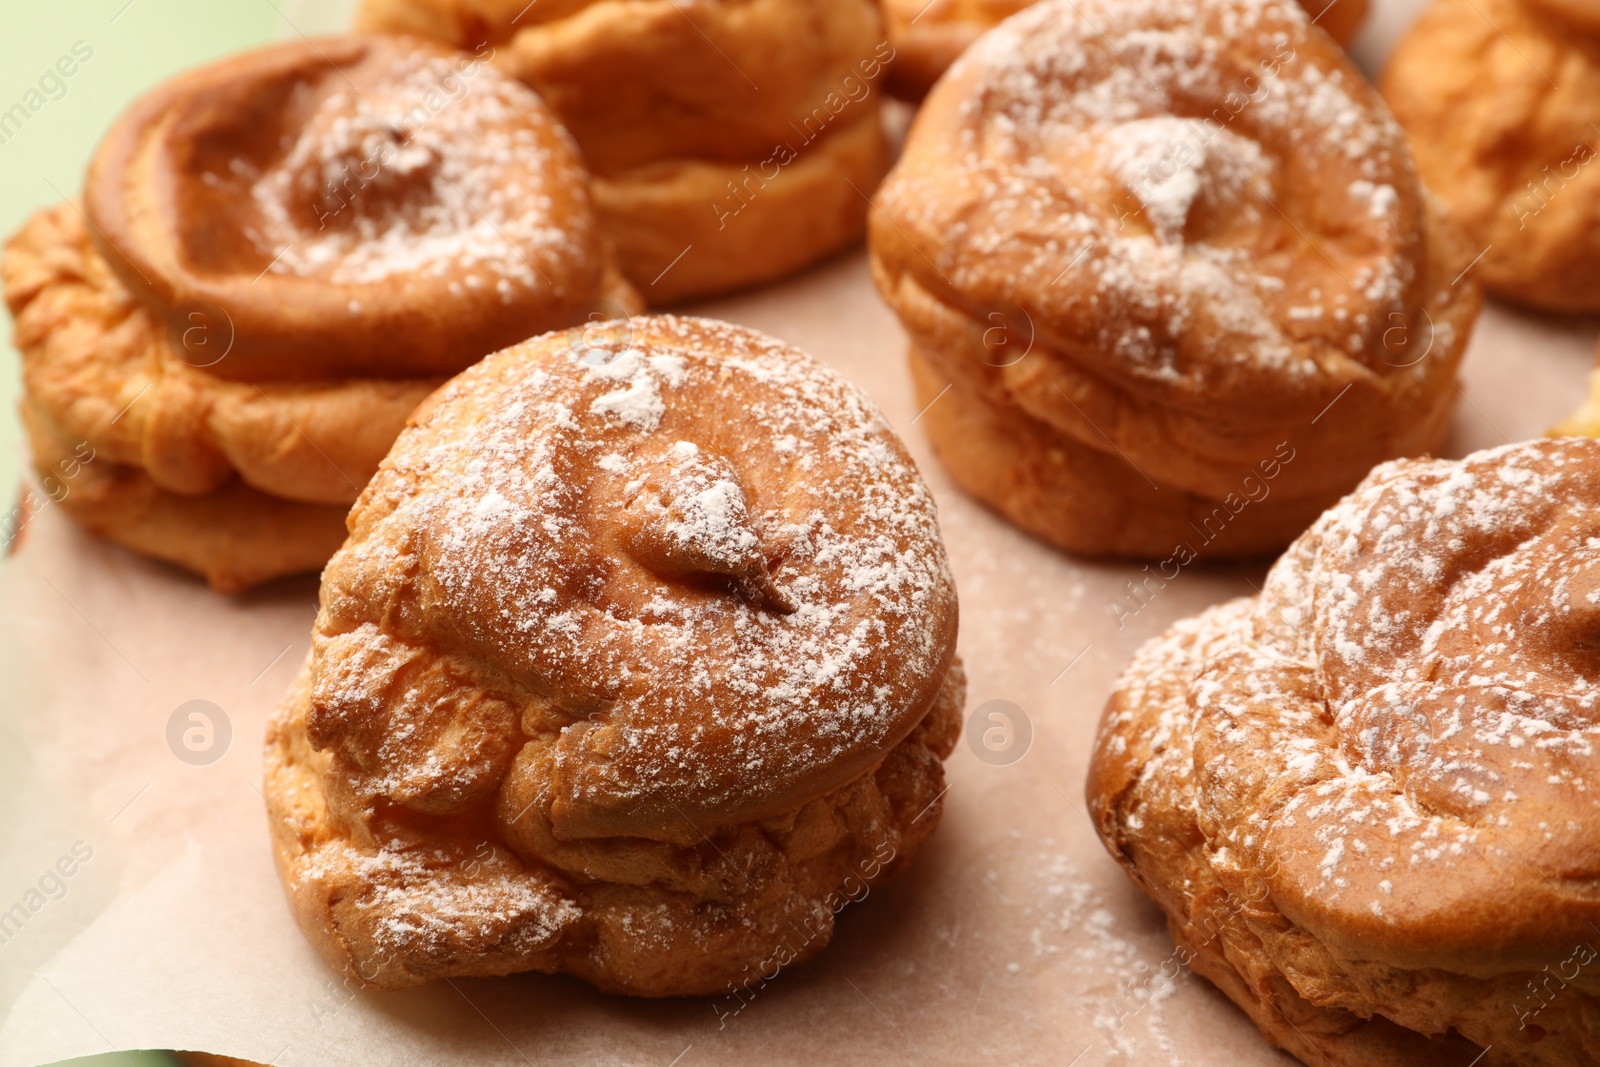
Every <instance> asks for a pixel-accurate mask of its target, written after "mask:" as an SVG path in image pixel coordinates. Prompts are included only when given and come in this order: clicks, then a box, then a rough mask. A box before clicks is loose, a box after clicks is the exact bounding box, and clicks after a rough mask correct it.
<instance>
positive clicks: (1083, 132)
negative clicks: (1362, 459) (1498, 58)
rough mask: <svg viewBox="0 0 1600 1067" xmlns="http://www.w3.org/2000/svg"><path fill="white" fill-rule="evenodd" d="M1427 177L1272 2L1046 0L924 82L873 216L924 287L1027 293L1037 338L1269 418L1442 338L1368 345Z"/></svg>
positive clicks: (1162, 399) (1309, 31)
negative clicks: (926, 87) (1409, 347)
mask: <svg viewBox="0 0 1600 1067" xmlns="http://www.w3.org/2000/svg"><path fill="white" fill-rule="evenodd" d="M1424 197H1425V193H1424V191H1423V189H1422V187H1421V185H1420V184H1419V182H1418V179H1417V176H1416V173H1415V169H1414V167H1413V164H1412V160H1411V157H1410V154H1409V152H1408V150H1407V148H1406V145H1405V142H1404V139H1403V137H1402V134H1401V131H1400V129H1399V127H1398V126H1397V125H1396V123H1395V122H1394V121H1393V119H1392V118H1391V117H1390V115H1389V113H1388V111H1387V110H1386V109H1385V107H1384V105H1383V103H1382V101H1381V100H1380V99H1379V97H1378V95H1377V93H1376V92H1375V91H1374V90H1373V89H1372V87H1371V86H1370V85H1369V84H1368V83H1367V81H1366V80H1365V78H1363V77H1362V75H1361V73H1360V72H1359V71H1357V70H1356V69H1355V67H1354V66H1353V65H1352V64H1351V63H1350V61H1349V60H1348V59H1347V58H1346V57H1345V55H1344V53H1343V52H1342V51H1341V50H1340V49H1339V48H1338V47H1337V46H1336V45H1335V44H1334V42H1333V41H1332V40H1330V39H1329V38H1327V37H1326V35H1323V34H1320V33H1317V32H1315V31H1314V30H1313V28H1312V27H1311V25H1310V23H1309V21H1308V19H1307V17H1306V15H1305V12H1304V11H1303V10H1302V9H1301V8H1300V7H1299V5H1297V4H1295V3H1293V2H1290V0H1176V2H1174V0H1045V2H1042V3H1039V4H1037V5H1035V6H1033V7H1030V8H1028V9H1027V10H1025V11H1023V12H1021V13H1020V14H1018V15H1016V16H1013V17H1012V18H1010V19H1008V20H1007V21H1006V22H1005V23H1003V24H1001V25H1000V26H999V27H998V28H997V29H995V30H993V31H992V32H990V33H989V34H988V35H986V36H985V37H984V38H983V39H981V40H980V41H978V42H977V43H976V44H975V45H973V47H972V48H971V49H970V50H968V51H967V52H966V53H965V54H964V55H963V56H962V58H961V59H960V60H958V61H957V62H956V63H955V65H954V66H952V67H951V69H950V71H949V73H948V74H947V75H946V77H945V78H944V79H943V80H942V81H941V82H940V83H939V84H938V85H937V86H936V87H935V88H934V90H933V92H932V93H931V94H930V95H929V97H928V100H927V101H926V103H925V104H924V106H923V108H922V110H921V112H920V113H919V115H918V117H917V119H916V122H915V125H914V126H913V128H912V131H911V134H910V137H909V140H908V142H907V146H906V150H905V154H904V156H903V157H902V159H901V162H900V163H899V165H898V166H897V168H896V169H895V171H894V173H893V174H892V175H891V176H890V178H889V180H888V182H887V183H886V185H885V187H884V189H883V191H882V192H881V193H880V195H879V199H878V203H879V205H880V207H881V208H882V217H881V218H875V219H874V220H873V235H872V236H873V246H874V253H875V255H876V256H877V257H878V258H879V260H880V261H882V262H883V263H885V264H887V268H888V270H889V272H890V273H891V274H895V275H908V276H910V277H912V278H914V279H915V280H916V281H917V283H918V284H920V285H921V287H922V288H924V289H926V290H927V291H928V292H930V293H932V294H933V295H934V296H935V297H936V298H937V299H938V300H940V301H942V302H944V303H946V304H949V305H951V306H954V307H956V308H958V309H960V310H962V311H964V312H965V313H967V314H969V315H972V316H976V317H980V318H984V317H987V316H988V314H989V312H990V311H992V310H993V309H997V308H998V309H1007V313H1008V314H1012V315H1021V316H1023V317H1025V318H1026V320H1027V323H1028V327H1029V329H1031V334H1032V336H1033V337H1035V338H1036V342H1037V343H1036V345H1035V348H1036V350H1038V351H1039V352H1040V357H1041V358H1045V359H1061V360H1067V361H1070V362H1072V363H1074V364H1077V365H1081V366H1082V367H1084V368H1087V369H1089V370H1092V371H1093V372H1094V373H1095V374H1098V375H1101V376H1104V377H1105V378H1106V379H1107V380H1109V381H1110V382H1112V383H1115V384H1117V385H1119V386H1120V387H1123V388H1128V389H1138V390H1139V391H1140V392H1141V394H1143V395H1148V396H1149V397H1151V398H1152V399H1153V400H1154V401H1156V402H1158V403H1162V404H1165V405H1170V406H1173V407H1176V408H1180V409H1183V410H1186V411H1196V410H1214V409H1216V407H1217V406H1218V405H1219V404H1221V405H1227V406H1228V409H1229V410H1234V411H1241V412H1244V411H1248V412H1250V413H1251V416H1252V417H1258V418H1260V419H1264V420H1283V419H1285V418H1290V417H1296V418H1297V417H1298V416H1299V415H1301V414H1304V415H1306V416H1307V417H1309V416H1311V415H1315V414H1316V413H1317V411H1318V410H1319V409H1320V408H1321V407H1322V406H1323V405H1325V404H1326V403H1327V401H1328V399H1329V398H1330V397H1331V396H1332V395H1334V394H1336V393H1337V392H1338V391H1339V390H1340V389H1341V388H1342V387H1343V386H1344V385H1345V384H1347V383H1348V382H1349V381H1350V380H1352V379H1354V378H1356V377H1360V376H1363V375H1370V374H1378V375H1392V374H1410V375H1417V376H1420V375H1423V374H1425V373H1427V370H1426V368H1427V367H1428V366H1429V365H1430V364H1429V361H1430V360H1434V359H1436V358H1443V353H1445V352H1446V351H1448V350H1450V349H1451V347H1452V346H1451V345H1449V344H1441V345H1439V346H1437V348H1438V349H1439V352H1438V353H1436V354H1435V355H1432V356H1428V357H1425V358H1424V359H1423V360H1421V361H1420V363H1421V364H1422V365H1418V361H1417V360H1415V359H1414V358H1411V357H1410V356H1409V355H1408V356H1407V357H1406V358H1405V359H1400V358H1397V357H1396V354H1395V353H1393V352H1391V351H1390V350H1389V349H1390V347H1392V345H1393V343H1394V342H1395V341H1396V327H1397V326H1403V329H1402V330H1401V332H1402V333H1406V332H1411V333H1412V334H1415V333H1418V332H1421V331H1423V330H1425V329H1426V323H1425V321H1424V320H1425V318H1426V314H1425V312H1424V305H1425V303H1426V301H1427V299H1428V298H1431V297H1433V296H1434V294H1433V293H1431V292H1428V291H1426V290H1427V289H1428V286H1429V283H1428V280H1427V266H1428V247H1427V245H1428V242H1427V240H1426V238H1425V227H1424V222H1425V213H1426V204H1425V202H1424ZM1014 328H1015V327H1014ZM1400 343H1402V344H1403V343H1404V341H1403V339H1402V340H1401V342H1400ZM1414 347H1415V346H1413V348H1414Z"/></svg>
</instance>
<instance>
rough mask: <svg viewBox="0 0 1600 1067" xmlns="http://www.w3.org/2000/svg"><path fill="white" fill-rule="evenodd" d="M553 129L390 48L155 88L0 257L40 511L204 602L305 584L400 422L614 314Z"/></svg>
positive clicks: (234, 66)
mask: <svg viewBox="0 0 1600 1067" xmlns="http://www.w3.org/2000/svg"><path fill="white" fill-rule="evenodd" d="M586 183H587V177H586V174H585V172H584V170H583V169H582V166H581V164H580V162H579V157H578V154H577V152H576V150H575V149H574V147H573V146H572V144H571V141H570V139H569V138H568V136H567V134H566V133H565V132H563V130H562V129H561V127H560V125H559V124H558V123H557V122H556V120H555V118H554V117H553V116H552V115H551V114H550V112H549V109H547V108H545V107H543V106H542V105H541V104H540V102H539V100H538V97H537V96H535V95H534V94H533V93H532V92H531V91H529V90H528V89H527V88H526V87H525V86H523V85H521V84H519V83H518V82H516V81H515V80H513V79H510V78H507V77H505V76H504V75H503V74H501V73H500V72H499V71H497V70H496V69H494V68H493V67H492V66H490V65H488V64H486V63H483V62H481V61H479V60H476V59H474V58H472V57H469V56H459V55H457V54H455V53H452V52H449V51H447V50H445V49H443V48H441V47H439V46H438V45H435V44H431V43H426V42H422V41H416V40H410V39H406V38H399V37H382V36H374V37H370V38H362V37H348V38H332V39H327V40H322V41H319V42H301V43H296V44H287V45H279V46H276V47H272V48H267V49H264V50H262V51H259V52H254V53H249V54H246V55H242V56H238V57H236V58H233V59H228V60H224V61H222V62H220V63H218V64H215V65H213V66H210V67H206V68H203V69H200V70H197V71H194V72H192V73H189V74H186V75H183V76H181V77H179V78H176V79H174V80H172V81H170V82H167V83H165V84H164V85H162V86H160V87H158V88H156V89H155V90H153V91H151V92H150V93H148V94H147V95H145V96H144V97H143V98H141V99H140V100H138V101H137V102H136V103H135V104H133V106H132V107H130V108H129V109H128V110H127V111H126V112H125V113H124V114H123V115H122V117H121V118H120V119H119V120H118V121H117V123H116V125H115V126H114V127H113V128H112V130H111V132H110V133H109V134H108V135H107V137H106V139H105V141H104V142H103V143H102V144H101V146H100V149H99V151H98V153H97V154H96V156H95V159H94V162H93V164H92V166H91V167H90V170H89V175H88V180H87V183H86V187H85V192H84V199H83V203H82V206H81V207H80V206H79V205H78V204H77V203H73V202H69V203H64V204H61V205H59V206H57V207H54V208H51V209H48V210H45V211H42V212H40V213H39V214H37V215H35V216H34V217H33V218H32V219H31V220H30V221H29V222H28V223H27V224H26V225H25V226H24V227H23V228H22V230H21V231H20V232H19V233H17V234H16V235H15V236H14V237H13V238H12V239H11V240H10V242H9V243H8V245H7V246H6V252H5V260H4V282H5V297H6V302H7V305H8V306H9V307H10V309H11V313H12V315H13V316H14V318H15V331H14V337H15V341H16V344H17V347H18V348H19V349H20V350H21V352H22V371H23V387H24V393H25V399H24V408H25V411H24V417H25V423H26V425H27V428H28V431H29V437H30V439H31V441H32V445H33V451H34V459H35V464H36V466H37V467H38V468H39V470H40V471H41V472H43V471H45V470H47V469H50V468H51V467H52V466H53V457H56V456H59V455H61V454H63V453H67V454H70V453H72V452H73V451H74V450H75V449H76V448H77V446H78V445H79V444H85V445H87V446H88V448H89V450H90V451H92V452H93V454H94V458H93V460H92V461H91V462H90V463H88V464H87V465H86V471H87V473H86V475H85V476H84V477H83V478H81V479H76V480H75V481H74V483H73V485H72V491H71V492H69V493H68V494H67V495H66V496H65V497H64V498H63V499H62V501H61V505H62V507H63V508H64V509H65V510H66V511H67V512H69V513H70V514H71V515H73V516H74V517H75V518H77V519H78V520H79V521H80V522H82V523H83V524H84V525H85V526H87V527H88V528H89V529H90V530H92V531H94V532H95V533H97V534H101V535H103V536H105V537H107V538H110V539H111V540H114V541H119V542H122V543H124V544H126V545H128V546H129V547H132V548H134V549H136V550H138V551H140V552H145V553H149V554H151V555H154V556H158V557H160V558H162V559H166V560H169V561H171V562H174V563H177V564H179V565H181V566H183V567H186V568H189V569H191V570H194V571H196V572H198V573H200V574H202V575H204V576H205V577H206V578H207V580H208V581H210V583H211V584H212V585H213V586H214V587H215V588H217V589H219V590H237V589H240V588H243V587H245V586H248V585H252V584H255V583H257V582H260V581H264V580H266V579H269V578H273V577H277V576H279V575H282V574H289V573H295V572H298V571H308V570H316V569H318V568H320V567H321V566H322V564H323V563H324V562H326V561H327V558H328V556H329V555H330V554H331V553H332V552H333V550H334V549H336V548H337V547H338V546H339V544H340V543H341V542H342V541H343V539H344V514H345V512H346V511H347V510H348V508H349V506H350V504H351V503H352V502H353V501H354V500H355V499H356V496H357V494H359V492H360V491H361V487H362V486H363V485H364V484H365V483H366V481H367V479H368V478H369V477H371V476H372V473H373V472H374V471H375V470H377V466H378V462H379V460H381V459H382V458H383V456H384V454H385V453H386V452H387V451H388V449H389V445H390V444H391V443H393V441H394V438H395V435H396V434H398V433H399V431H400V429H401V427H402V426H403V425H404V422H405V418H406V415H407V414H409V413H410V411H411V409H412V408H413V407H414V406H415V405H416V404H417V403H418V402H419V401H420V400H421V399H422V398H423V397H425V396H426V395H427V394H428V393H429V392H431V391H432V389H433V388H434V387H435V386H436V385H437V384H438V383H439V382H440V381H441V380H443V379H444V378H445V377H447V376H448V375H450V374H452V373H454V372H456V371H458V370H460V369H462V368H463V367H466V366H467V365H469V364H470V363H472V362H473V361H474V360H475V359H477V358H479V357H481V356H483V355H485V354H487V353H488V352H491V351H494V350H495V349H497V348H501V347H504V346H505V345H507V344H509V343H511V342H513V341H516V340H520V339H522V338H524V337H527V336H530V335H531V334H535V333H541V332H545V331H547V330H550V329H555V328H562V327H566V326H569V325H571V324H573V323H575V322H579V321H582V320H583V319H584V316H585V315H586V314H589V313H590V312H591V311H594V310H595V309H597V308H600V307H601V306H603V305H604V302H605V301H606V300H607V299H609V300H610V301H612V302H613V303H616V304H619V305H621V307H622V308H630V307H634V306H635V305H636V304H637V298H636V297H635V296H634V295H633V294H632V292H631V290H630V289H629V288H628V286H627V285H626V283H625V282H624V281H622V279H621V277H620V275H618V274H617V273H616V270H615V268H614V267H613V265H612V263H611V260H610V257H609V254H608V253H607V251H606V246H605V242H604V238H603V236H602V235H601V233H600V230H599V227H598V225H597V223H596V220H595V216H594V212H593V210H592V209H591V207H590V203H589V198H588V192H587V188H586Z"/></svg>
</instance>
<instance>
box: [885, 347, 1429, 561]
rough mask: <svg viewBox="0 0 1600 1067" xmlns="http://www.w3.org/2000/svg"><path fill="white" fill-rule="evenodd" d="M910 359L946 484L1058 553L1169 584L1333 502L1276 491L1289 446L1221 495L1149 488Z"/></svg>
mask: <svg viewBox="0 0 1600 1067" xmlns="http://www.w3.org/2000/svg"><path fill="white" fill-rule="evenodd" d="M909 360H910V365H911V377H912V382H913V385H914V387H915V389H916V395H917V406H918V409H919V410H923V411H924V414H923V416H922V418H921V420H920V421H921V422H922V424H923V426H924V429H925V431H926V432H927V435H928V439H929V440H930V441H932V442H933V446H934V450H935V451H936V452H937V453H938V455H939V460H940V462H941V463H942V464H943V465H944V468H945V470H946V471H948V472H949V474H950V477H951V478H952V479H954V480H955V482H956V484H957V485H959V486H961V488H963V489H965V490H966V491H967V492H969V493H971V494H972V495H973V496H975V497H977V498H978V499H979V500H980V501H982V502H983V503H985V504H987V505H989V506H990V507H992V508H994V509H995V510H996V511H998V512H999V513H1000V514H1001V515H1003V516H1005V517H1006V518H1007V519H1009V520H1010V521H1012V522H1014V523H1016V524H1017V525H1018V526H1020V527H1021V528H1022V529H1024V530H1026V531H1028V532H1029V533H1031V534H1033V535H1034V536H1035V537H1037V538H1039V539H1040V540H1042V541H1046V542H1048V543H1050V544H1052V545H1055V546H1056V547H1057V548H1063V549H1066V550H1067V551H1069V552H1079V553H1083V554H1085V555H1091V556H1126V557H1133V558H1138V559H1146V558H1148V559H1156V560H1159V561H1161V566H1162V567H1163V568H1169V569H1170V570H1171V573H1170V574H1165V573H1163V577H1166V578H1171V577H1174V576H1176V574H1177V569H1178V568H1181V567H1183V566H1185V565H1187V564H1188V563H1190V562H1192V561H1194V560H1196V559H1205V560H1224V559H1239V558H1249V557H1254V556H1261V555H1265V554H1267V553H1270V552H1274V551H1277V550H1278V549H1281V548H1282V547H1283V546H1284V545H1286V544H1288V543H1289V542H1290V541H1292V540H1293V539H1294V537H1295V536H1296V535H1297V534H1299V533H1300V531H1302V530H1304V529H1305V528H1306V527H1307V526H1309V525H1310V524H1311V522H1312V521H1313V520H1314V519H1315V518H1316V517H1317V516H1318V515H1320V514H1321V513H1322V510H1323V509H1324V508H1325V507H1327V506H1328V505H1329V504H1330V503H1332V502H1333V501H1332V499H1329V498H1327V497H1315V498H1311V499H1305V498H1301V499H1293V498H1289V499H1286V498H1283V497H1282V496H1281V495H1278V494H1275V493H1274V490H1273V484H1272V482H1273V478H1274V477H1275V476H1276V475H1277V474H1278V473H1279V472H1281V471H1282V470H1283V469H1284V467H1285V466H1286V465H1292V464H1293V462H1294V459H1295V452H1294V449H1293V448H1292V447H1288V446H1287V445H1285V447H1284V448H1282V449H1275V450H1274V451H1271V452H1268V453H1266V454H1264V455H1263V456H1262V458H1261V466H1260V469H1259V470H1258V471H1257V472H1256V473H1255V474H1252V475H1247V476H1246V477H1245V478H1244V479H1243V480H1241V482H1240V485H1239V489H1238V491H1237V492H1236V493H1233V494H1230V495H1229V496H1228V497H1226V498H1224V499H1222V500H1213V499H1209V498H1206V497H1201V496H1196V495H1195V494H1193V493H1186V492H1183V491H1182V490H1178V489H1162V488H1155V487H1153V486H1152V485H1151V484H1150V483H1149V482H1148V481H1146V480H1145V476H1144V475H1143V474H1140V473H1139V471H1138V470H1137V469H1136V468H1135V467H1133V466H1132V465H1131V464H1129V463H1128V462H1127V461H1126V460H1124V459H1122V458H1120V457H1118V456H1116V455H1114V454H1112V453H1110V452H1102V451H1099V450H1097V449H1093V448H1089V447H1087V446H1085V445H1082V444H1079V443H1078V442H1077V441H1075V440H1073V439H1072V438H1069V437H1065V436H1063V435H1062V434H1059V433H1056V432H1055V431H1053V430H1052V429H1051V428H1050V427H1048V426H1045V425H1044V424H1043V423H1041V422H1039V421H1037V420H1036V419H1034V418H1033V417H1032V416H1030V415H1029V414H1028V413H1027V412H1025V411H1023V410H1021V409H1020V408H1018V407H1016V406H1015V405H1008V404H1006V403H1005V402H1004V401H1002V400H998V399H993V398H985V397H982V396H980V395H979V394H978V393H977V392H975V391H972V390H970V389H969V388H967V387H966V386H965V385H958V384H952V383H951V381H950V380H949V379H948V378H945V377H942V376H941V375H940V373H939V371H938V370H936V369H935V368H934V366H933V364H932V363H931V362H930V361H929V359H928V358H927V357H926V356H924V355H923V354H921V352H920V351H919V350H918V348H917V347H916V345H914V344H913V345H912V347H911V350H910V354H909ZM1448 411H1449V409H1448V408H1447V409H1446V413H1448Z"/></svg>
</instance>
